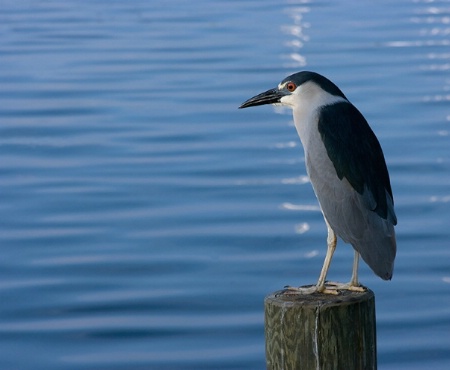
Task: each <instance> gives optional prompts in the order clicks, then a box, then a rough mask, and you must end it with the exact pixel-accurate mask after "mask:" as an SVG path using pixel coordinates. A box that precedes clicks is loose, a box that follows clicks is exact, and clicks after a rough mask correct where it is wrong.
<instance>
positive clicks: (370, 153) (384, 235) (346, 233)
mask: <svg viewBox="0 0 450 370" xmlns="http://www.w3.org/2000/svg"><path fill="white" fill-rule="evenodd" d="M263 104H277V105H283V106H288V107H290V108H292V110H293V115H294V123H295V127H296V129H297V132H298V135H299V136H300V140H301V142H302V145H303V148H304V150H305V163H306V171H307V173H308V176H309V178H310V180H311V184H312V186H313V188H314V192H315V194H316V196H317V199H318V200H319V203H320V207H321V210H322V213H323V216H324V218H325V223H326V225H327V228H328V238H327V245H328V249H327V254H326V257H325V261H324V264H323V267H322V271H321V273H320V276H319V280H318V282H317V285H316V286H315V287H313V289H312V290H311V291H318V292H323V293H336V290H338V289H349V290H357V291H358V290H362V288H361V287H360V285H359V283H358V263H359V255H361V257H362V259H363V260H364V261H365V262H366V263H367V264H368V265H369V266H370V268H371V269H372V270H373V271H374V272H375V274H377V275H378V276H379V277H381V278H382V279H384V280H390V279H391V277H392V272H393V269H394V259H395V253H396V241H395V231H394V225H396V224H397V218H396V216H395V212H394V199H393V196H392V189H391V184H390V180H389V173H388V170H387V167H386V162H385V160H384V156H383V151H382V150H381V146H380V144H379V142H378V140H377V138H376V136H375V134H374V133H373V131H372V130H371V128H370V127H369V124H368V123H367V121H366V120H365V118H364V117H363V115H362V114H361V113H360V112H359V111H358V109H356V108H355V106H354V105H353V104H351V103H350V102H349V101H348V99H347V98H346V97H345V95H344V94H343V93H342V91H341V90H340V89H339V88H338V87H337V86H336V85H335V84H334V83H333V82H331V81H330V80H328V79H327V78H325V77H323V76H321V75H319V74H317V73H314V72H306V71H305V72H299V73H295V74H293V75H291V76H288V77H286V78H285V79H284V80H283V81H281V83H280V84H279V85H278V87H277V88H275V89H271V90H268V91H266V92H263V93H261V94H259V95H256V96H254V97H253V98H251V99H249V100H247V101H246V102H245V103H243V104H242V105H241V106H240V107H239V108H247V107H251V106H256V105H263ZM336 235H337V236H339V237H340V238H342V240H344V241H345V242H346V243H350V244H351V245H352V246H353V248H354V250H355V257H354V262H353V274H352V278H351V281H350V283H348V284H328V283H327V284H325V280H326V276H327V271H328V268H329V267H330V263H331V258H332V256H333V253H334V251H335V249H336V242H337V239H336Z"/></svg>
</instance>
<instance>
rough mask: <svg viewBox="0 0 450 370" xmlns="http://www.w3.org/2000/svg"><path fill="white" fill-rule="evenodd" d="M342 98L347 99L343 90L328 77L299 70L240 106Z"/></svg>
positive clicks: (299, 103) (293, 106)
mask: <svg viewBox="0 0 450 370" xmlns="http://www.w3.org/2000/svg"><path fill="white" fill-rule="evenodd" d="M336 98H338V99H339V98H341V99H345V100H347V98H346V97H345V95H344V94H343V93H342V91H341V90H340V89H339V88H338V87H337V86H336V85H335V84H334V83H333V82H331V81H330V80H328V79H327V78H326V77H324V76H322V75H320V74H318V73H315V72H308V71H303V72H298V73H294V74H292V75H290V76H288V77H286V78H285V79H284V80H283V81H281V82H280V83H279V84H278V86H277V87H276V88H274V89H270V90H267V91H265V92H263V93H261V94H258V95H256V96H254V97H253V98H250V99H248V100H247V101H245V102H244V103H242V105H241V106H240V107H239V108H247V107H253V106H257V105H264V104H275V105H284V106H288V107H291V108H296V107H299V106H301V105H302V104H305V103H307V102H308V101H309V102H311V101H312V102H314V103H313V105H324V104H327V102H328V100H330V99H333V100H335V99H336Z"/></svg>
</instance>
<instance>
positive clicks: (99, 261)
mask: <svg viewBox="0 0 450 370" xmlns="http://www.w3.org/2000/svg"><path fill="white" fill-rule="evenodd" d="M1 9H2V10H1V11H0V34H1V37H0V86H1V89H0V252H1V258H0V369H1V370H22V369H33V370H40V369H45V370H52V369H55V370H56V369H58V370H66V369H67V370H68V369H77V370H78V369H80V370H85V369H96V370H97V369H113V370H118V369H132V370H138V369H139V370H140V369H263V368H265V359H264V325H263V299H264V297H265V296H266V295H268V294H269V293H271V292H273V291H275V290H278V289H280V288H282V287H283V286H284V285H287V284H289V285H303V284H312V283H314V282H315V281H316V280H317V277H318V274H319V271H320V268H321V265H322V261H323V258H324V256H325V249H326V248H325V242H326V228H325V225H324V221H323V218H322V216H321V213H320V212H319V209H318V206H317V202H316V200H315V198H314V194H313V192H312V190H311V186H310V184H309V182H308V179H307V177H306V172H305V168H304V158H303V149H302V147H301V145H300V142H299V139H298V137H297V134H296V132H295V129H294V127H293V125H292V118H291V113H290V112H289V111H287V110H280V109H274V108H273V107H270V106H268V107H260V108H253V109H246V110H242V111H240V110H238V109H237V107H238V106H239V104H240V103H242V102H243V101H244V100H246V99H247V98H249V97H251V96H253V95H255V94H256V93H259V92H261V91H264V90H266V89H269V88H272V87H275V86H276V85H277V84H278V82H279V81H280V80H282V79H283V78H284V77H285V76H286V75H288V74H290V73H293V72H295V71H298V70H302V69H308V70H314V71H317V72H320V73H322V74H325V75H326V76H328V77H329V78H331V79H332V80H334V81H335V82H336V83H337V84H338V85H339V86H340V87H341V89H342V90H343V91H344V93H345V94H346V95H347V96H348V97H349V99H350V100H351V101H352V102H353V103H354V104H355V105H356V106H357V107H358V108H359V109H360V110H361V111H362V112H363V113H364V115H365V116H366V118H367V119H368V121H369V122H370V123H371V126H372V128H373V129H374V131H375V132H376V134H377V136H378V138H379V140H380V142H381V144H382V146H383V149H384V153H385V156H386V160H387V163H388V167H389V170H390V174H391V181H392V186H393V190H394V197H395V204H396V212H397V216H398V219H399V224H398V226H397V228H396V230H397V239H398V255H397V260H396V269H395V272H394V278H393V280H392V281H391V282H385V281H382V280H380V279H379V278H377V277H376V276H375V275H374V274H373V273H372V272H371V271H370V270H369V269H368V267H367V266H365V265H362V266H361V268H360V279H361V281H362V282H363V283H364V284H365V285H367V286H369V287H370V288H371V289H372V290H374V291H375V294H376V300H377V320H378V322H377V333H378V363H379V369H392V370H394V369H395V370H398V369H409V370H411V369H413V370H414V369H430V368H432V369H434V370H438V369H449V368H450V74H449V72H450V2H449V1H427V0H411V1H409V0H408V1H407V0H403V1H396V2H393V1H387V0H383V1H378V2H361V1H356V0H355V1H346V2H334V1H321V2H315V1H313V0H311V1H308V0H306V1H290V0H284V1H281V2H272V1H256V0H255V1H253V0H244V1H205V0H200V1H195V2H187V1H182V0H174V1H169V2H162V1H144V0H136V1H133V2H124V1H120V2H119V1H100V0H99V1H64V2H63V1H56V0H53V1H52V0H49V1H44V0H43V1H24V2H19V1H7V0H4V1H2V4H1ZM351 264H352V252H351V249H350V248H349V247H348V246H347V245H345V244H343V243H340V244H338V249H337V252H336V255H335V259H334V260H333V264H332V268H331V271H330V275H329V277H330V279H333V280H340V281H348V280H349V278H350V274H351Z"/></svg>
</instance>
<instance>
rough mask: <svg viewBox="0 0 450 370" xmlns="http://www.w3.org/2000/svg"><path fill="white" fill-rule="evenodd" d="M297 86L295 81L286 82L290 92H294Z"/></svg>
mask: <svg viewBox="0 0 450 370" xmlns="http://www.w3.org/2000/svg"><path fill="white" fill-rule="evenodd" d="M296 88H297V85H296V84H295V83H293V82H288V83H287V84H286V89H288V90H289V91H290V92H293V91H294V90H295V89H296Z"/></svg>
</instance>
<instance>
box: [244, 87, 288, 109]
mask: <svg viewBox="0 0 450 370" xmlns="http://www.w3.org/2000/svg"><path fill="white" fill-rule="evenodd" d="M285 95H286V92H284V91H282V90H278V89H271V90H267V91H265V92H263V93H261V94H258V95H256V96H254V97H253V98H250V99H248V100H247V101H245V102H244V103H242V104H241V106H240V107H239V109H242V108H247V107H255V106H257V105H264V104H274V103H279V102H280V99H281V98H282V97H283V96H285Z"/></svg>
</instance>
